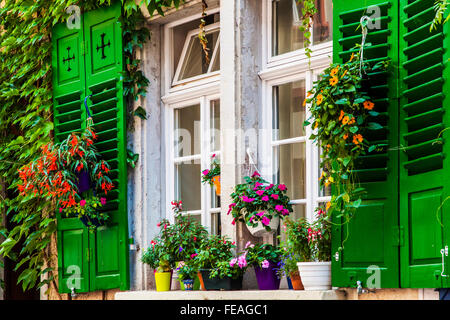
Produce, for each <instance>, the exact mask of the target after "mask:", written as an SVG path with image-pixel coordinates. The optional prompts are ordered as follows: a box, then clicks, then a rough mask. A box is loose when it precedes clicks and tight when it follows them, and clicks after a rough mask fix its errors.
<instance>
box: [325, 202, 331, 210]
mask: <svg viewBox="0 0 450 320" xmlns="http://www.w3.org/2000/svg"><path fill="white" fill-rule="evenodd" d="M330 207H331V202H327V206H326V210H327V211H328V209H330Z"/></svg>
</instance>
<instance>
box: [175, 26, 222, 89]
mask: <svg viewBox="0 0 450 320" xmlns="http://www.w3.org/2000/svg"><path fill="white" fill-rule="evenodd" d="M206 39H207V40H208V48H209V49H210V51H209V52H210V54H209V55H210V56H209V58H210V59H211V55H212V52H213V49H214V48H215V46H216V42H217V41H218V39H219V31H218V30H216V31H214V32H210V33H207V34H206ZM211 48H212V49H211ZM208 67H209V65H208V64H207V63H206V57H205V54H204V52H203V49H202V46H201V44H200V41H199V39H198V34H194V35H193V36H191V38H190V40H189V46H188V50H187V52H186V56H185V58H184V60H183V61H182V67H181V72H180V75H179V78H178V80H184V79H187V78H191V77H195V76H198V75H201V74H204V73H206V72H207V71H208Z"/></svg>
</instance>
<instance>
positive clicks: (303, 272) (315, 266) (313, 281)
mask: <svg viewBox="0 0 450 320" xmlns="http://www.w3.org/2000/svg"><path fill="white" fill-rule="evenodd" d="M297 266H298V271H299V273H300V277H301V280H302V283H303V286H304V287H305V290H330V289H331V261H326V262H297Z"/></svg>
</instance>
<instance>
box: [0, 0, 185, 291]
mask: <svg viewBox="0 0 450 320" xmlns="http://www.w3.org/2000/svg"><path fill="white" fill-rule="evenodd" d="M110 2H111V1H110V0H64V1H62V0H34V1H27V0H23V1H16V0H4V1H2V2H0V105H1V106H2V107H1V108H0V220H1V218H2V216H6V215H7V216H8V221H9V222H10V224H11V225H10V227H9V228H8V230H7V229H6V228H5V227H3V228H2V227H0V237H3V240H2V243H1V244H0V256H4V257H8V258H10V259H12V260H13V261H14V262H15V263H16V267H15V270H19V268H20V275H19V279H18V282H19V283H21V284H22V288H23V290H27V289H32V288H35V287H38V288H39V287H41V286H42V285H45V284H47V285H49V286H50V287H53V288H55V289H57V284H56V277H55V274H54V270H55V263H54V261H52V256H51V244H52V243H55V239H56V238H55V237H56V234H55V231H56V218H55V215H54V212H55V207H54V204H53V203H51V202H44V201H41V200H40V199H39V198H36V197H33V196H31V195H28V196H23V195H20V194H18V192H17V191H16V190H17V185H18V183H19V181H20V179H19V175H18V169H19V168H20V167H22V166H23V165H24V164H26V163H28V162H30V161H31V160H33V158H34V157H35V155H36V154H38V153H39V152H38V151H39V149H40V148H41V147H42V146H43V145H45V144H47V143H49V142H51V141H53V114H52V109H53V103H52V83H51V79H52V69H51V55H52V51H51V50H52V45H51V32H52V27H53V26H54V25H55V24H57V23H61V22H65V21H67V19H68V18H69V16H70V15H71V13H68V12H66V8H67V7H69V6H70V5H77V6H79V7H80V8H81V12H84V11H88V10H93V9H96V8H99V7H102V6H107V5H110ZM180 2H182V1H181V0H142V1H137V2H135V0H121V3H122V6H123V13H124V17H126V19H124V20H123V26H124V34H123V37H124V55H125V57H126V65H127V68H126V71H125V73H124V85H125V92H126V94H127V96H128V98H129V99H128V100H129V101H135V100H138V97H139V96H145V92H146V87H147V85H148V83H149V82H148V79H147V78H145V76H144V74H143V73H142V72H141V71H140V70H139V66H140V60H139V59H136V55H135V51H136V49H137V48H141V47H142V45H143V43H144V42H145V41H147V40H148V39H149V36H150V34H149V31H148V30H147V29H146V28H144V27H142V22H143V17H142V15H141V13H140V9H139V7H140V5H145V6H147V7H148V9H149V12H150V13H151V14H153V13H155V12H157V13H159V14H163V10H164V8H166V7H167V8H169V7H178V5H179V4H180ZM133 114H135V115H137V116H140V117H141V118H146V117H147V116H146V113H145V110H144V111H143V109H142V107H139V108H137V109H136V110H133ZM2 225H3V224H2V223H1V221H0V226H2ZM53 260H54V257H53ZM41 276H44V278H41ZM56 292H57V290H56Z"/></svg>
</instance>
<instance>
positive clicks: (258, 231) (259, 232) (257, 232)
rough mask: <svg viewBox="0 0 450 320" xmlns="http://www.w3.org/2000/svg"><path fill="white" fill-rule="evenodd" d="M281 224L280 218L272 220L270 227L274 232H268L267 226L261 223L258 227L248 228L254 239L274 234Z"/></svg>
mask: <svg viewBox="0 0 450 320" xmlns="http://www.w3.org/2000/svg"><path fill="white" fill-rule="evenodd" d="M279 224H280V218H279V217H273V218H272V220H270V223H269V225H268V227H270V229H272V231H267V230H266V228H265V226H264V225H263V224H262V223H261V221H260V222H258V225H257V226H256V227H251V226H249V225H246V226H247V229H248V231H250V233H251V234H252V236H254V237H262V236H264V235H265V234H268V233H273V232H275V231H277V228H278V225H279Z"/></svg>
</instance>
